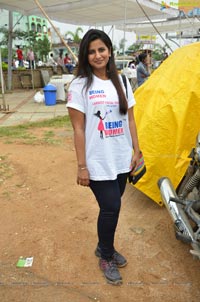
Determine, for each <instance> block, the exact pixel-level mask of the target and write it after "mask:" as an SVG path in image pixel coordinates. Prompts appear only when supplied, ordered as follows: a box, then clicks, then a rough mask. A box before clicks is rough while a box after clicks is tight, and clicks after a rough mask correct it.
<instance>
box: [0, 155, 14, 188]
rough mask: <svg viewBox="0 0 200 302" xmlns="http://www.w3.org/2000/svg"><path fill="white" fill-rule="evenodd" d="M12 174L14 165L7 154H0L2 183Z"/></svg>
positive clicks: (0, 177)
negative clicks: (8, 159) (12, 165)
mask: <svg viewBox="0 0 200 302" xmlns="http://www.w3.org/2000/svg"><path fill="white" fill-rule="evenodd" d="M11 176H12V167H11V165H10V163H9V162H8V161H7V157H6V156H3V155H2V156H0V185H1V184H2V183H3V182H4V180H5V179H7V178H9V177H11Z"/></svg>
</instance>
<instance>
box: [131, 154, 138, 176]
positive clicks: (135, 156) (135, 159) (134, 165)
mask: <svg viewBox="0 0 200 302" xmlns="http://www.w3.org/2000/svg"><path fill="white" fill-rule="evenodd" d="M139 163H140V152H134V154H133V156H132V159H131V175H134V172H135V171H136V169H137V167H138V165H139Z"/></svg>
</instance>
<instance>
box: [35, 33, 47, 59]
mask: <svg viewBox="0 0 200 302" xmlns="http://www.w3.org/2000/svg"><path fill="white" fill-rule="evenodd" d="M34 50H35V53H36V54H37V58H38V59H41V60H43V59H44V57H45V59H46V57H47V55H48V53H49V52H50V51H51V44H50V42H49V39H48V38H47V37H46V36H44V39H43V40H38V41H37V42H36V44H35V47H34Z"/></svg>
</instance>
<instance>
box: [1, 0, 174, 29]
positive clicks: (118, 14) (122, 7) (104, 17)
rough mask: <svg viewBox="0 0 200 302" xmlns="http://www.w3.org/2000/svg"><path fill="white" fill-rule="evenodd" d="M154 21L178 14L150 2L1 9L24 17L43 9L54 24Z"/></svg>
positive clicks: (24, 4) (59, 1)
mask: <svg viewBox="0 0 200 302" xmlns="http://www.w3.org/2000/svg"><path fill="white" fill-rule="evenodd" d="M137 2H138V3H139V4H140V5H141V6H142V8H143V10H144V11H145V13H146V14H147V15H148V16H149V17H150V18H151V19H152V20H153V19H158V18H165V17H166V15H168V16H169V15H171V16H177V15H178V10H176V9H173V8H167V9H164V10H161V5H160V4H158V3H155V2H153V1H149V0H113V1H108V0H69V1H67V0H65V1H63V0H41V1H36V0H35V1H34V0H26V1H24V0H0V8H4V9H7V10H11V11H17V12H21V13H22V14H23V15H42V13H41V10H40V8H39V6H38V4H39V5H41V7H42V8H43V9H44V11H45V12H46V14H47V15H48V16H49V18H50V19H51V20H54V21H58V22H63V23H70V24H79V25H90V26H103V25H116V24H124V22H125V20H126V22H131V21H132V22H133V21H135V22H139V21H141V20H146V16H145V14H144V12H143V11H142V9H141V7H140V5H138V3H137Z"/></svg>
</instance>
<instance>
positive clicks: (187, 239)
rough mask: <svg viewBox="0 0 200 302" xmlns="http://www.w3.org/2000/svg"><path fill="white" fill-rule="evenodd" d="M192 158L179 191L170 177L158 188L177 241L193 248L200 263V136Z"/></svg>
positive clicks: (162, 179)
mask: <svg viewBox="0 0 200 302" xmlns="http://www.w3.org/2000/svg"><path fill="white" fill-rule="evenodd" d="M189 158H191V160H190V162H189V165H188V168H187V170H186V172H185V174H184V176H183V178H182V180H181V182H180V183H179V185H178V187H177V188H176V190H175V188H174V187H173V185H172V182H171V181H170V179H169V178H168V177H162V178H160V179H159V180H158V187H159V189H160V193H161V197H162V200H163V202H164V205H165V207H166V208H167V210H168V212H169V214H170V216H171V218H172V220H173V222H174V228H175V235H176V239H178V240H181V241H182V242H184V243H188V244H190V245H191V247H192V249H191V250H190V253H191V254H192V255H193V256H194V257H195V258H197V259H200V132H199V133H198V135H197V138H196V146H195V147H194V148H193V149H192V150H191V153H190V155H189Z"/></svg>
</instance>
